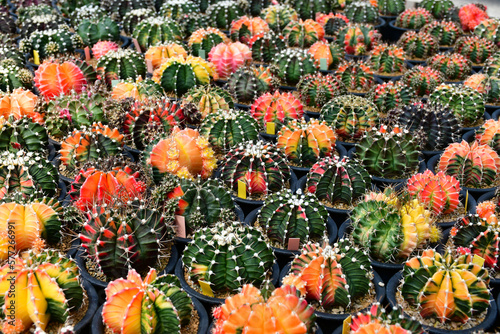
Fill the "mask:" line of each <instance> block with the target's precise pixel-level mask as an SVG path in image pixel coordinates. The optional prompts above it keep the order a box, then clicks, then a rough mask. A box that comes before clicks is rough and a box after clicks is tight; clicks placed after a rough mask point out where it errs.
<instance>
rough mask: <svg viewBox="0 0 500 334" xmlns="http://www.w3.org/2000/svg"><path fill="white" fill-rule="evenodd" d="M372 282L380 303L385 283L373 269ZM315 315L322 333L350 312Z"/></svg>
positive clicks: (338, 322)
mask: <svg viewBox="0 0 500 334" xmlns="http://www.w3.org/2000/svg"><path fill="white" fill-rule="evenodd" d="M290 267H291V263H288V264H287V265H286V266H285V267H284V268H283V270H281V273H280V277H279V281H280V283H281V281H282V280H283V278H284V277H285V276H286V275H288V273H289V272H290ZM373 276H374V277H373V283H374V285H375V293H376V299H377V302H379V303H382V301H383V300H384V298H385V285H384V284H383V282H382V278H381V277H380V275H379V274H378V272H377V271H376V270H374V271H373ZM314 314H315V315H316V322H317V323H318V324H319V326H320V327H321V329H322V330H323V332H324V333H328V334H331V333H333V331H334V330H335V328H337V326H339V325H342V322H343V321H344V320H345V319H346V318H347V317H348V316H349V315H350V313H344V314H330V313H324V312H318V311H316V312H314Z"/></svg>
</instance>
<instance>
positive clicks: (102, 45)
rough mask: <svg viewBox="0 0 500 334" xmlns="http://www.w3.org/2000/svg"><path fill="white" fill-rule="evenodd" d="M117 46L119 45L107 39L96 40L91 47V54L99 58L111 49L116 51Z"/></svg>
mask: <svg viewBox="0 0 500 334" xmlns="http://www.w3.org/2000/svg"><path fill="white" fill-rule="evenodd" d="M119 48H120V46H119V45H118V44H116V43H115V42H108V41H103V42H97V43H95V44H94V46H93V47H92V55H93V56H94V58H95V59H97V60H99V58H101V57H102V56H104V55H105V54H106V53H108V52H109V51H111V50H113V51H116V50H118V49H119Z"/></svg>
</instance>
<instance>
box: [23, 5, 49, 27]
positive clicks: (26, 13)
mask: <svg viewBox="0 0 500 334" xmlns="http://www.w3.org/2000/svg"><path fill="white" fill-rule="evenodd" d="M49 14H54V15H57V11H56V10H55V9H54V8H53V7H52V6H51V5H50V4H33V3H31V4H29V5H27V6H20V7H19V8H18V9H17V16H18V20H19V22H20V23H23V22H24V21H26V20H28V19H29V18H31V17H33V16H40V15H49Z"/></svg>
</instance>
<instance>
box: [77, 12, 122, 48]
mask: <svg viewBox="0 0 500 334" xmlns="http://www.w3.org/2000/svg"><path fill="white" fill-rule="evenodd" d="M77 33H78V35H80V37H81V38H82V39H83V43H84V44H85V45H87V46H92V45H94V44H95V43H97V42H99V41H119V40H120V28H119V27H118V24H116V23H115V22H113V21H112V20H111V19H110V18H109V17H104V18H100V19H98V20H97V21H90V20H87V19H84V20H83V21H82V23H80V25H79V26H78V28H77Z"/></svg>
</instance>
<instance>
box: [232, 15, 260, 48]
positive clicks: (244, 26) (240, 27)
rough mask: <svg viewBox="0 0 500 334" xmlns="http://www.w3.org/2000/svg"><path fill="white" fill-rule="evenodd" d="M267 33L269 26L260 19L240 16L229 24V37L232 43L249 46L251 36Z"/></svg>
mask: <svg viewBox="0 0 500 334" xmlns="http://www.w3.org/2000/svg"><path fill="white" fill-rule="evenodd" d="M268 31H269V26H268V25H267V23H266V21H264V20H263V19H261V18H260V17H248V16H242V17H240V18H239V19H238V20H235V21H233V22H231V29H230V35H231V39H232V40H233V41H234V42H241V43H243V44H249V41H250V40H251V39H252V37H253V36H255V35H257V34H261V33H265V32H268Z"/></svg>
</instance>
